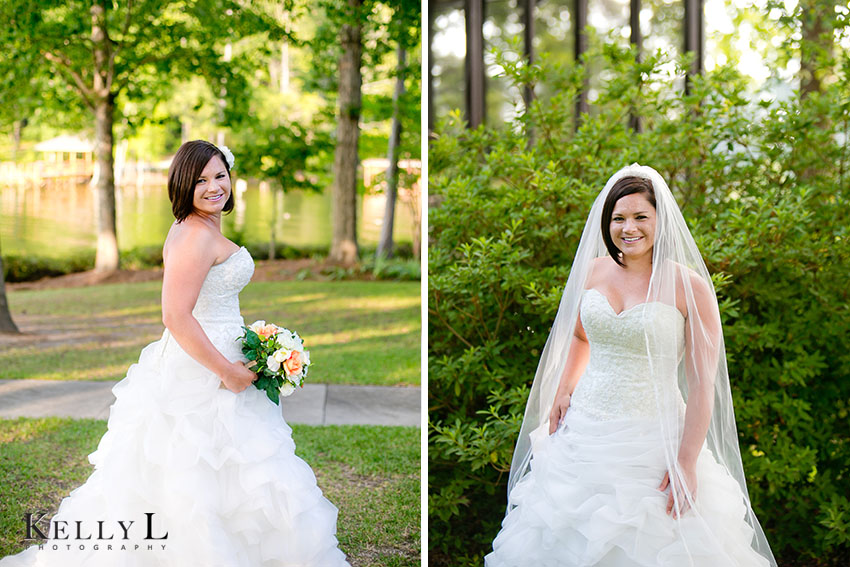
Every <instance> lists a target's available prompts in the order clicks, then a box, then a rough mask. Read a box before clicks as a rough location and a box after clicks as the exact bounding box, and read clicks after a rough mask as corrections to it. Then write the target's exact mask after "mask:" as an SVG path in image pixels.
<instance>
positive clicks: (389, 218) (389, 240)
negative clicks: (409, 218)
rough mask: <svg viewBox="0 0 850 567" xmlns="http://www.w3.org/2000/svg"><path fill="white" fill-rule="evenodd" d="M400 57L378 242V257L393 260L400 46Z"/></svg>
mask: <svg viewBox="0 0 850 567" xmlns="http://www.w3.org/2000/svg"><path fill="white" fill-rule="evenodd" d="M396 53H397V57H398V76H397V77H396V82H395V92H394V93H393V125H392V129H391V130H390V143H389V149H388V150H387V159H388V160H389V162H390V163H389V165H388V166H387V202H386V207H385V208H384V224H383V225H381V237H380V239H379V240H378V251H377V256H378V257H381V256H384V257H386V258H392V255H393V224H394V223H395V202H396V195H397V193H398V153H399V149H400V148H399V146H400V144H401V120H400V115H401V109H400V108H399V106H400V104H401V97H402V95H403V94H404V65H405V57H406V55H407V53H406V52H405V50H404V48H403V47H401V46H399V48H398V49H397V50H396Z"/></svg>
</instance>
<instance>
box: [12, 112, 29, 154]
mask: <svg viewBox="0 0 850 567" xmlns="http://www.w3.org/2000/svg"><path fill="white" fill-rule="evenodd" d="M28 122H29V121H28V120H27V119H26V118H21V119H20V120H15V123H14V124H13V126H12V161H14V162H17V161H18V152H19V151H20V150H21V134H22V133H23V129H24V128H26V126H27V123H28Z"/></svg>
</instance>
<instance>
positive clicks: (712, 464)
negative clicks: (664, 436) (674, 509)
mask: <svg viewBox="0 0 850 567" xmlns="http://www.w3.org/2000/svg"><path fill="white" fill-rule="evenodd" d="M665 471H666V466H665V458H664V449H663V443H662V442H661V437H660V434H659V433H658V432H657V427H656V426H655V423H654V421H652V420H645V419H632V418H630V419H617V420H610V421H600V420H598V419H595V418H593V417H590V416H588V415H586V414H582V413H581V412H580V411H576V410H575V409H573V408H571V409H570V410H569V411H568V412H567V415H566V417H565V419H564V422H563V424H562V426H561V427H560V428H559V430H558V431H557V432H556V433H555V434H553V435H552V436H549V437H546V438H544V439H542V440H540V441H539V443H538V444H537V445H536V446H535V451H534V457H533V459H532V461H531V470H530V471H529V472H528V473H527V474H526V475H525V476H524V477H523V478H522V479H521V480H520V481H519V482H518V483H517V485H516V486H515V487H514V489H513V491H512V492H511V494H510V501H511V504H512V505H513V506H514V507H513V508H512V510H511V511H510V512H509V513H508V514H507V515H506V516H505V519H504V520H503V522H502V529H501V531H500V532H499V534H498V536H497V537H496V539H495V540H494V541H493V552H492V553H490V554H489V555H487V557H485V560H484V563H485V566H486V567H529V566H532V565H533V566H534V567H567V566H569V567H585V566H598V567H637V566H646V567H686V566H694V567H733V566H734V567H745V566H746V567H766V566H768V565H769V563H768V561H767V560H766V559H765V558H763V557H761V556H760V555H759V554H757V553H756V552H755V550H754V549H753V548H752V547H751V540H752V535H753V529H752V527H751V526H750V525H749V524H748V523H747V522H746V521H745V514H746V506H745V505H744V500H743V495H742V493H741V489H740V487H739V485H738V484H737V483H736V482H735V480H734V479H733V478H732V477H731V476H729V474H728V473H727V472H726V469H725V468H723V467H721V466H720V465H719V464H718V463H717V462H716V460H715V459H714V457H713V455H712V454H711V453H710V452H709V451H708V449H705V448H704V449H703V451H702V453H701V454H700V456H699V458H698V461H697V478H698V487H697V497H696V509H697V513H694V511H689V512H685V513H684V514H683V515H682V517H681V518H680V519H679V520H676V519H674V518H673V517H672V516H670V515H667V513H666V505H667V497H668V494H667V493H664V492H661V491H660V490H658V486H659V484H660V483H661V479H662V478H663V476H664V473H665Z"/></svg>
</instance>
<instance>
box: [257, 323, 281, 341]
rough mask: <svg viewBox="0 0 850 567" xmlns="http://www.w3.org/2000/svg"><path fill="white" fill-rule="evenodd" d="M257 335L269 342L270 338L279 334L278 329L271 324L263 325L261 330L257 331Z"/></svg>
mask: <svg viewBox="0 0 850 567" xmlns="http://www.w3.org/2000/svg"><path fill="white" fill-rule="evenodd" d="M256 333H257V334H258V335H259V336H260V338H261V339H263V340H267V339H268V338H269V337H272V336H274V335H276V334H277V327H276V326H275V325H272V324H271V323H269V324H268V325H263V326H262V327H260V328H259V329H257V331H256Z"/></svg>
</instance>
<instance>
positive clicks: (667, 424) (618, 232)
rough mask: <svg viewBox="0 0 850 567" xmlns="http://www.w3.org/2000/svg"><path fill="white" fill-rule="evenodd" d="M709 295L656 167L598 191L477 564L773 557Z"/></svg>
mask: <svg viewBox="0 0 850 567" xmlns="http://www.w3.org/2000/svg"><path fill="white" fill-rule="evenodd" d="M724 350H725V349H724V347H723V336H722V330H721V322H720V316H719V310H718V306H717V298H716V296H715V293H714V289H713V286H712V284H711V279H710V277H709V275H708V272H707V270H706V268H705V264H704V263H703V261H702V258H701V256H700V254H699V250H698V249H697V247H696V244H695V243H694V241H693V238H692V237H691V235H690V232H689V231H688V228H687V225H686V224H685V222H684V219H683V218H682V215H681V213H680V211H679V209H678V207H677V206H676V203H675V201H674V200H673V197H672V195H671V193H670V190H669V188H668V187H667V185H666V183H665V182H664V180H663V179H662V178H661V177H660V176H659V175H658V173H657V172H656V171H655V170H654V169H652V168H649V167H644V166H639V165H637V164H634V165H632V166H629V167H626V168H623V169H622V170H620V171H618V172H617V173H616V174H614V176H612V177H611V179H610V180H609V181H608V183H606V185H605V188H604V189H603V190H602V192H601V193H600V195H599V197H597V199H596V201H595V203H594V205H593V208H592V209H591V213H590V215H589V217H588V221H587V224H586V226H585V229H584V233H583V235H582V240H581V243H580V244H579V248H578V251H577V253H576V257H575V260H574V263H573V266H572V269H571V271H570V277H569V280H568V282H567V286H566V288H565V291H564V295H563V297H562V300H561V304H560V307H559V310H558V315H557V316H556V319H555V323H554V324H553V327H552V331H551V334H550V336H549V339H548V341H547V343H546V347H545V349H544V352H543V355H542V357H541V360H540V363H539V366H538V369H537V373H536V375H535V379H534V384H533V385H532V389H531V393H530V396H529V401H528V405H527V407H526V413H525V418H524V420H523V425H522V429H521V432H520V437H519V439H518V441H517V445H516V449H515V452H514V459H513V462H512V465H511V477H510V480H509V496H508V511H507V514H506V516H505V518H504V520H503V522H502V529H501V531H500V532H499V534H498V535H497V537H496V538H495V540H494V541H493V552H492V553H490V554H489V555H487V557H485V561H484V562H485V565H486V566H487V567H531V566H534V567H585V566H599V567H603V566H605V567H637V566H645V567H686V566H699V567H767V566H768V565H770V566H775V565H776V562H775V560H774V558H773V555H772V554H771V551H770V547H769V546H768V544H767V540H766V539H765V537H764V534H763V532H762V530H761V527H760V526H759V523H758V520H757V519H756V517H755V514H754V513H753V510H752V507H751V506H750V502H749V498H748V496H747V490H746V482H745V480H744V475H743V469H742V466H741V457H740V450H739V448H738V437H737V433H736V427H735V422H734V414H733V412H732V400H731V394H730V390H729V378H728V375H727V368H726V359H725V354H724Z"/></svg>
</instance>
